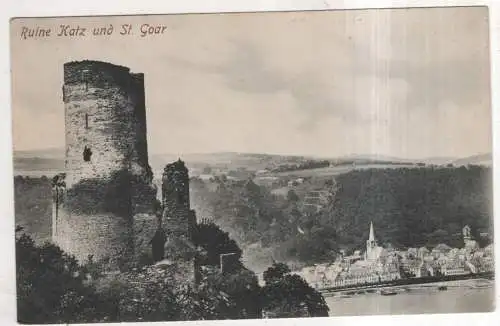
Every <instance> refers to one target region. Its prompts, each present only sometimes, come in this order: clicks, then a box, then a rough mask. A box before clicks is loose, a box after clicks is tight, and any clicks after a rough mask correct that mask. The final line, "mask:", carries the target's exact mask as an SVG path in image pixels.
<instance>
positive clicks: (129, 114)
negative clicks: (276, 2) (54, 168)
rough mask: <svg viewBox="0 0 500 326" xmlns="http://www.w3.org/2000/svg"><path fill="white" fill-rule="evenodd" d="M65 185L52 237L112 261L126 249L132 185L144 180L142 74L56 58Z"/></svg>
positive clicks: (129, 247)
mask: <svg viewBox="0 0 500 326" xmlns="http://www.w3.org/2000/svg"><path fill="white" fill-rule="evenodd" d="M63 101H64V107H65V127H66V157H65V191H64V192H62V191H61V190H60V189H57V192H56V193H55V196H57V197H58V198H55V203H57V205H55V207H54V209H53V212H54V213H53V214H54V216H53V230H54V240H55V242H56V243H57V244H58V245H59V246H60V247H61V248H62V249H63V250H65V251H67V252H68V253H70V254H73V255H75V256H76V258H77V259H78V260H80V261H84V260H86V259H87V258H88V257H89V256H92V258H93V260H105V261H109V262H110V264H111V265H113V266H117V264H119V261H120V260H122V261H123V260H126V259H127V257H129V256H130V254H132V252H133V246H134V245H133V216H134V213H135V206H137V203H135V202H134V198H135V197H136V194H134V187H135V186H136V185H137V184H146V185H147V184H150V182H151V179H152V172H151V169H150V167H149V164H148V154H147V138H146V137H147V136H146V112H145V95H144V76H143V74H131V73H130V70H129V69H128V68H126V67H122V66H117V65H113V64H110V63H105V62H97V61H80V62H70V63H66V64H65V65H64V85H63Z"/></svg>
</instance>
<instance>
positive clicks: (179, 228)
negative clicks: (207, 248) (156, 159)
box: [162, 159, 192, 238]
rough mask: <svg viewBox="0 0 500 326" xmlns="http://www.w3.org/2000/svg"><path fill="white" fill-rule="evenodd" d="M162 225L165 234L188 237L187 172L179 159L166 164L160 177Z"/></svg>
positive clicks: (189, 207) (188, 202) (189, 216)
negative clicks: (161, 182)
mask: <svg viewBox="0 0 500 326" xmlns="http://www.w3.org/2000/svg"><path fill="white" fill-rule="evenodd" d="M162 181H163V184H162V202H163V209H164V211H163V217H162V227H163V229H164V230H165V232H166V234H167V236H169V235H172V236H179V237H184V238H189V230H190V229H191V227H190V225H189V224H190V221H191V220H192V216H191V214H192V213H191V206H190V200H189V173H188V169H187V168H186V165H185V164H184V162H183V161H181V160H180V159H179V160H178V161H176V162H173V163H170V164H167V166H166V167H165V170H164V172H163V178H162Z"/></svg>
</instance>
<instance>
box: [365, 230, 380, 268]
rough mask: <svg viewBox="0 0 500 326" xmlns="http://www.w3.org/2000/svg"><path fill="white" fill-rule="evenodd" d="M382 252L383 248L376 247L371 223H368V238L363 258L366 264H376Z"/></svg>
mask: <svg viewBox="0 0 500 326" xmlns="http://www.w3.org/2000/svg"><path fill="white" fill-rule="evenodd" d="M383 250H384V248H382V247H379V246H378V245H377V241H376V240H375V232H374V230H373V222H370V235H369V236H368V240H366V252H365V257H364V258H365V260H366V261H368V262H376V261H377V260H378V259H379V258H380V256H381V254H382V251H383Z"/></svg>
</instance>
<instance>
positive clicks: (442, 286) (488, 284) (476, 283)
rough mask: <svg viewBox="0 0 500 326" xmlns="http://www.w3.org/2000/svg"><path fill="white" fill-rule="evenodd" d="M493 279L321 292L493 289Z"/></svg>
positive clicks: (331, 294) (342, 294)
mask: <svg viewBox="0 0 500 326" xmlns="http://www.w3.org/2000/svg"><path fill="white" fill-rule="evenodd" d="M494 287H495V281H494V280H491V279H486V278H475V279H464V280H450V281H437V282H432V283H422V284H412V285H407V284H405V285H387V286H379V287H376V288H373V287H372V288H362V289H350V290H349V289H346V290H344V291H333V292H322V294H323V296H325V297H340V298H348V297H351V296H354V295H363V294H372V293H377V294H380V292H381V291H382V292H383V291H385V292H386V293H387V292H389V293H390V292H395V294H398V293H404V292H410V291H411V292H415V291H432V290H434V291H445V290H448V289H452V288H468V289H483V288H491V289H494Z"/></svg>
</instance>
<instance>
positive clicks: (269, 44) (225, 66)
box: [11, 7, 492, 158]
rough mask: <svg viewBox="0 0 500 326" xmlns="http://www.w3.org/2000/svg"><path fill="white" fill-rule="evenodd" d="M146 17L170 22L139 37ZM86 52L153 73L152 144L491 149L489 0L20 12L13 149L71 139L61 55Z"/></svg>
mask: <svg viewBox="0 0 500 326" xmlns="http://www.w3.org/2000/svg"><path fill="white" fill-rule="evenodd" d="M145 23H147V24H152V25H164V26H167V28H166V30H165V32H164V33H163V34H159V35H149V36H146V37H142V36H141V35H140V32H139V28H140V26H141V25H142V24H145ZM62 24H70V25H72V26H76V25H80V26H81V27H86V28H87V29H88V31H87V36H85V37H57V36H56V35H55V33H57V32H58V31H59V26H60V25H62ZM110 24H111V25H113V27H114V30H115V31H114V34H113V35H111V36H100V37H95V36H92V35H89V34H91V32H90V30H91V28H92V27H94V26H96V27H101V26H105V27H109V26H110ZM121 24H132V25H133V28H134V29H133V35H127V36H123V35H119V33H117V32H118V31H119V30H120V28H119V27H120V25H121ZM23 27H28V28H36V27H41V28H51V29H52V30H53V32H52V33H53V34H52V35H51V36H50V37H45V38H43V37H41V38H32V39H23V38H22V37H21V36H22V34H21V31H22V28H23ZM83 59H90V60H100V61H106V62H111V63H114V64H118V65H123V66H127V67H130V68H131V71H132V72H142V73H144V74H145V85H146V107H147V119H148V126H147V128H148V148H149V152H150V153H152V154H161V153H169V154H183V153H207V152H221V151H224V152H225V151H232V152H233V151H234V152H253V153H274V154H298V155H314V156H323V157H335V156H343V155H350V154H366V155H382V156H391V157H399V158H430V157H465V156H470V155H475V154H479V153H489V152H491V147H492V135H491V133H492V129H491V121H492V120H491V99H490V98H491V95H490V71H489V69H490V64H489V36H488V11H487V8H486V7H475V8H451V7H448V8H433V9H430V8H421V9H385V10H345V11H323V12H287V13H242V14H203V15H195V14H190V15H164V16H122V17H118V16H117V17H80V18H76V17H73V18H43V19H41V18H40V19H16V20H13V21H12V23H11V62H12V90H13V94H12V107H13V142H14V144H13V145H14V150H38V149H44V148H54V147H64V105H63V102H62V90H61V89H62V84H63V64H64V63H65V62H68V61H73V60H83Z"/></svg>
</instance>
